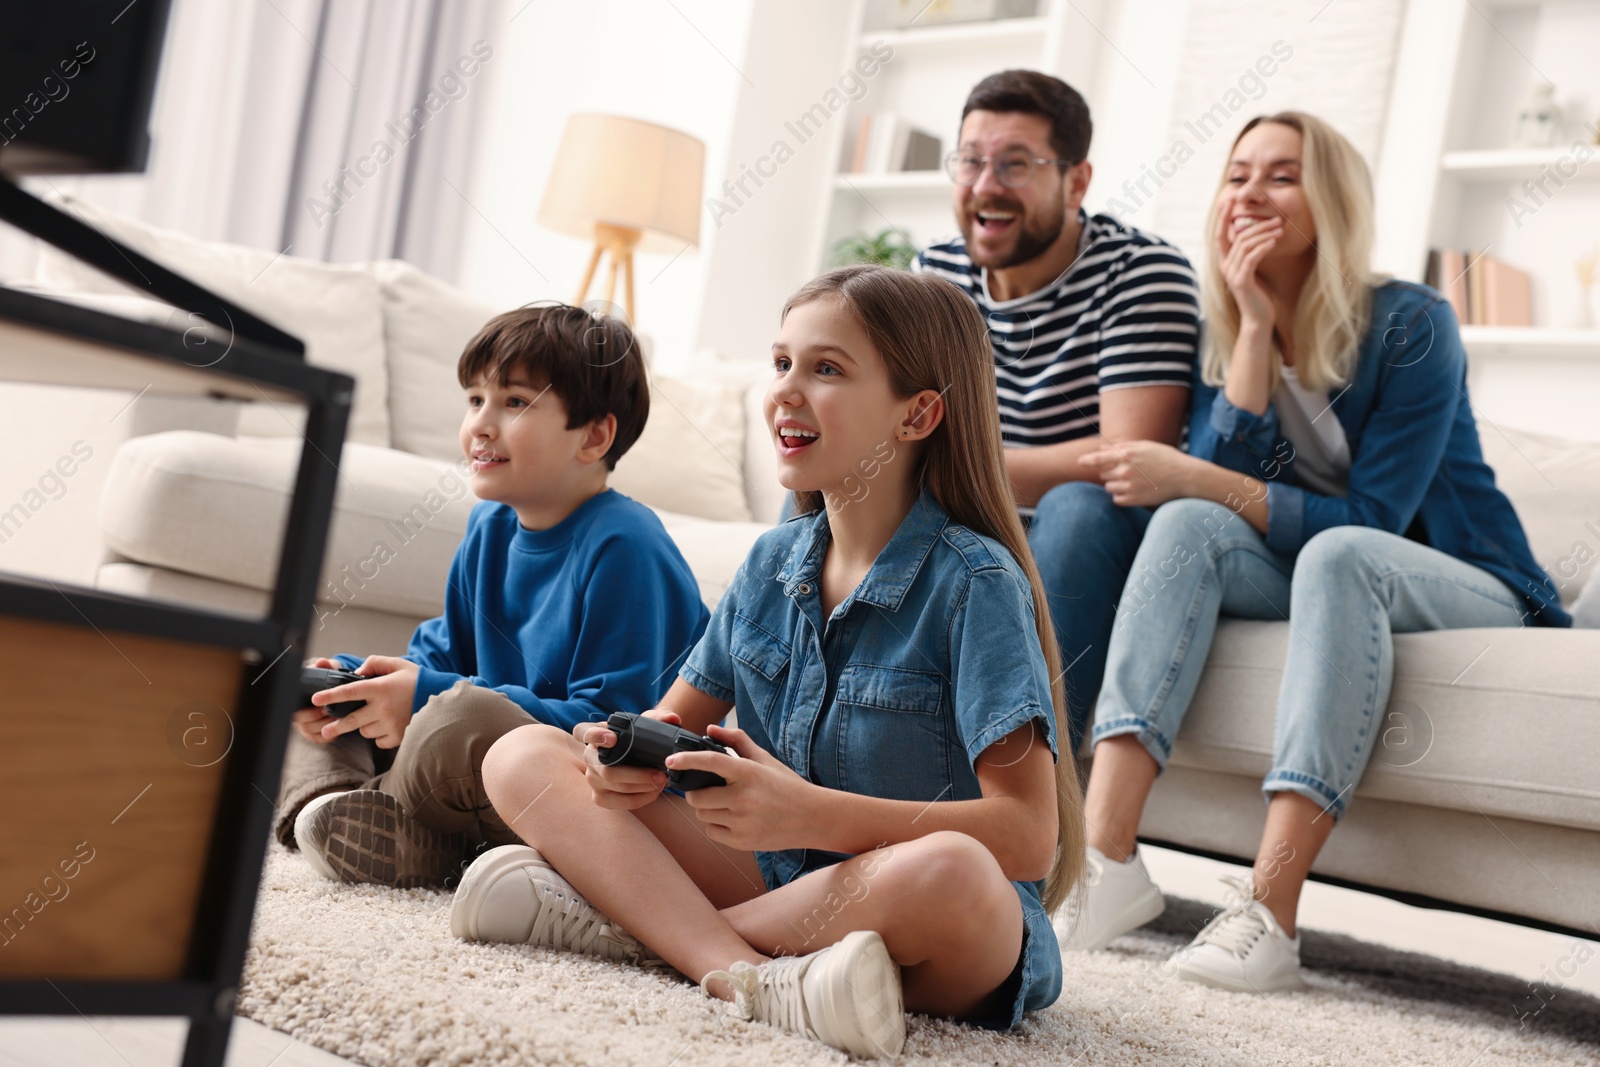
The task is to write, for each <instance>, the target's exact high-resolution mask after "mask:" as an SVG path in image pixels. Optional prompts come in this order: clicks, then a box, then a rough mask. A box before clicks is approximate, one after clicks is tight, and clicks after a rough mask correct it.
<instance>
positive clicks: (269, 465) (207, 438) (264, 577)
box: [100, 430, 477, 617]
mask: <svg viewBox="0 0 1600 1067" xmlns="http://www.w3.org/2000/svg"><path fill="white" fill-rule="evenodd" d="M300 450H301V441H300V439H299V438H250V437H245V438H239V439H237V440H234V439H230V438H226V437H218V436H216V435H214V434H202V433H194V432H192V431H187V430H177V431H173V432H169V433H160V434H152V435H150V436H148V437H138V438H134V439H133V440H131V441H128V442H127V443H126V444H124V445H123V446H122V447H121V448H120V449H118V450H117V454H116V456H115V458H114V459H113V460H112V468H111V470H110V471H109V472H108V474H107V477H106V489H105V492H104V494H103V495H102V497H101V500H100V526H101V530H102V532H103V533H104V535H105V538H106V544H107V546H108V547H109V548H110V549H111V550H112V551H114V552H117V553H119V554H120V555H122V556H125V557H127V558H128V559H131V560H134V561H136V562H139V563H146V564H150V565H151V566H156V567H166V568H169V569H171V570H175V571H180V572H182V573H185V574H192V575H198V576H200V577H203V578H215V579H218V580H220V581H224V582H231V583H233V584H234V585H240V586H244V587H245V588H248V589H258V590H266V589H270V588H271V587H272V586H271V583H272V577H273V574H274V572H275V570H276V568H277V562H278V552H279V545H280V544H281V543H282V539H283V526H284V522H285V521H286V520H287V517H288V512H289V493H290V488H291V486H292V485H293V483H294V473H295V470H296V467H297V465H298V463H299V461H300ZM475 503H477V498H476V497H474V496H473V495H472V493H471V491H470V490H469V489H468V487H467V482H466V479H465V477H464V476H463V475H462V473H461V471H460V469H459V468H458V467H456V466H455V465H454V464H451V463H444V462H440V461H438V460H432V459H424V458H422V457H420V456H413V455H410V454H408V453H405V452H397V451H394V450H392V449H388V448H376V447H373V446H370V445H360V444H347V445H345V449H344V457H343V461H342V462H341V464H340V471H339V479H338V483H337V488H336V490H335V493H334V512H333V527H332V531H331V532H330V534H329V538H328V547H327V553H326V556H325V559H324V563H323V568H322V580H321V582H320V583H319V584H318V587H317V600H318V602H319V604H320V605H324V606H326V605H332V607H333V608H334V609H337V608H339V607H341V606H343V605H346V604H350V605H359V606H360V607H363V608H367V609H370V610H375V611H388V612H394V613H397V614H402V615H413V616H418V617H429V616H432V615H437V614H438V613H439V611H440V610H441V607H442V605H443V604H444V590H445V578H446V575H447V574H448V572H449V569H450V560H451V558H452V557H453V556H454V555H455V550H456V546H457V545H458V544H460V542H461V536H462V534H463V533H464V532H465V531H466V528H467V515H468V513H469V512H471V510H472V506H473V505H474V504H475ZM322 610H327V609H326V608H325V607H324V608H319V613H320V612H321V611H322Z"/></svg>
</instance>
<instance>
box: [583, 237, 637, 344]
mask: <svg viewBox="0 0 1600 1067" xmlns="http://www.w3.org/2000/svg"><path fill="white" fill-rule="evenodd" d="M643 236H644V234H643V233H642V232H641V231H639V230H636V229H633V228H632V227H630V226H614V225H612V224H611V223H609V222H597V223H595V224H594V254H593V255H591V256H590V257H589V267H588V269H587V270H585V271H584V272H583V281H582V283H581V284H579V286H578V298H577V299H576V300H574V301H573V303H574V304H576V305H578V306H580V307H581V306H582V305H583V301H584V299H585V298H586V297H588V295H589V286H590V284H591V283H592V282H593V281H594V272H595V269H596V268H598V267H599V266H600V257H601V256H602V255H609V256H610V257H611V262H610V265H609V266H608V267H607V268H606V303H608V304H615V303H616V295H617V268H618V267H620V268H621V269H622V285H623V290H622V291H623V303H622V306H623V308H624V310H625V311H626V313H627V316H628V321H629V322H630V323H631V322H633V321H634V318H633V249H634V246H635V245H637V244H638V243H639V239H640V238H641V237H643Z"/></svg>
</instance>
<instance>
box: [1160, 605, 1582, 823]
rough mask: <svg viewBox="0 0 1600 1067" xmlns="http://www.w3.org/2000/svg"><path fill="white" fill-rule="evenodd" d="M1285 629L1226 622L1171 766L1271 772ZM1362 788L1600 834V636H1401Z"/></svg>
mask: <svg viewBox="0 0 1600 1067" xmlns="http://www.w3.org/2000/svg"><path fill="white" fill-rule="evenodd" d="M1288 635H1289V624H1288V623H1286V622H1253V621H1248V620H1244V619H1223V620H1222V621H1221V623H1220V624H1219V625H1218V627H1217V632H1216V638H1215V640H1213V642H1212V645H1211V653H1210V655H1209V657H1208V658H1207V660H1206V669H1205V674H1204V675H1203V676H1202V677H1201V680H1200V687H1199V689H1198V690H1197V691H1196V693H1195V698H1194V702H1193V703H1192V704H1191V705H1190V708H1189V713H1188V714H1187V715H1186V716H1185V717H1184V720H1183V726H1182V727H1181V728H1180V730H1179V731H1178V738H1177V741H1176V743H1175V745H1174V746H1173V752H1172V761H1171V762H1172V764H1173V765H1174V766H1185V767H1193V768H1196V769H1200V770H1208V771H1221V772H1227V773H1231V774H1239V775H1245V776H1247V777H1250V778H1254V779H1260V778H1262V777H1264V776H1265V775H1266V773H1267V771H1268V770H1269V769H1270V768H1271V765H1272V741H1273V726H1274V719H1275V714H1276V708H1277V703H1278V689H1279V686H1280V684H1281V682H1282V679H1283V659H1284V655H1285V653H1286V652H1287V650H1288ZM1394 650H1395V674H1394V686H1393V689H1392V691H1391V694H1390V698H1389V706H1388V708H1387V709H1386V711H1385V713H1384V717H1383V719H1382V720H1381V721H1380V722H1379V723H1376V724H1374V729H1375V730H1378V731H1379V735H1378V737H1377V739H1376V741H1375V744H1374V748H1373V754H1372V758H1371V762H1370V763H1369V764H1368V765H1367V770H1366V773H1365V775H1363V777H1362V779H1361V782H1360V784H1359V785H1358V786H1357V787H1356V791H1355V800H1354V804H1355V805H1357V806H1359V805H1360V803H1361V798H1363V797H1378V798H1381V799H1385V800H1399V801H1409V802H1412V803H1417V804H1426V805H1430V806H1432V807H1439V808H1449V809H1453V810H1457V811H1466V812H1478V813H1481V814H1483V815H1486V816H1491V817H1494V816H1508V817H1511V818H1520V819H1528V820H1532V821H1535V822H1547V823H1556V824H1559V825H1563V826H1573V827H1578V828H1580V829H1586V830H1600V785H1597V783H1596V780H1595V776H1594V768H1595V767H1596V766H1597V765H1600V633H1596V632H1595V631H1592V630H1551V629H1546V628H1540V627H1534V628H1528V629H1507V630H1501V629H1483V630H1439V631H1434V632H1431V633H1413V634H1396V635H1395V638H1394Z"/></svg>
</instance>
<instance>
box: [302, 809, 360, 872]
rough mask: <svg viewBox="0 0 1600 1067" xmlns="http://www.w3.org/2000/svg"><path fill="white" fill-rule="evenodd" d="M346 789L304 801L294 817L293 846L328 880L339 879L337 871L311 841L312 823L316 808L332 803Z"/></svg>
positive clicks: (314, 869) (312, 867)
mask: <svg viewBox="0 0 1600 1067" xmlns="http://www.w3.org/2000/svg"><path fill="white" fill-rule="evenodd" d="M346 792H348V790H342V789H341V790H338V791H335V792H332V793H322V794H320V795H319V796H314V797H312V798H311V799H310V800H308V801H306V803H305V805H304V806H303V807H301V809H300V814H298V815H296V816H295V817H294V846H295V848H296V849H298V850H299V852H300V855H302V856H304V857H305V858H306V862H307V863H308V864H310V865H311V869H312V870H313V871H316V872H317V873H318V874H320V875H322V877H324V878H326V879H327V880H328V881H330V882H337V881H339V872H338V871H336V870H334V869H333V864H331V863H329V862H328V857H326V856H324V855H323V854H322V849H320V848H318V847H316V845H315V844H314V843H313V841H312V833H313V831H312V824H313V822H314V821H315V819H316V817H317V811H318V809H320V808H322V807H325V806H326V805H328V804H331V803H333V799H334V798H335V797H340V796H343V795H344V794H345V793H346Z"/></svg>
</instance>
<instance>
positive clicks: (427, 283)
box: [372, 259, 504, 462]
mask: <svg viewBox="0 0 1600 1067" xmlns="http://www.w3.org/2000/svg"><path fill="white" fill-rule="evenodd" d="M372 273H373V276H374V277H376V278H377V279H378V288H379V291H380V292H381V293H382V296H383V343H384V348H385V350H386V351H387V352H388V356H389V420H390V424H391V426H392V429H391V431H390V440H391V442H392V443H393V445H394V447H395V448H398V449H402V450H404V451H406V452H415V453H416V454H417V455H419V456H428V457H429V458H431V459H442V460H445V461H446V462H454V461H455V460H456V459H457V458H458V457H459V456H460V455H461V443H460V439H459V436H458V430H459V429H460V427H461V416H462V415H463V414H465V413H466V400H465V397H464V395H463V393H462V391H461V389H460V387H459V385H458V384H457V382H456V363H457V362H458V361H459V360H460V358H461V351H462V349H464V348H466V346H467V342H468V341H470V340H472V338H473V337H474V336H475V335H476V334H477V332H478V331H479V330H480V329H482V328H483V324H484V323H486V322H488V321H489V320H490V319H492V318H494V317H495V316H496V315H498V314H499V313H500V312H501V311H502V310H504V309H502V308H498V307H496V306H494V305H493V304H489V303H485V302H484V301H481V300H475V299H473V298H472V297H470V296H468V295H467V294H466V293H463V292H462V291H461V290H459V289H457V288H455V287H454V286H451V285H446V284H445V283H444V282H442V281H440V280H439V279H437V278H435V277H433V276H432V275H430V274H427V273H425V272H424V271H421V270H418V269H417V268H416V267H414V266H412V265H411V264H409V263H407V262H405V261H404V260H399V259H386V260H383V261H382V262H380V263H374V264H373V265H372Z"/></svg>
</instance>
